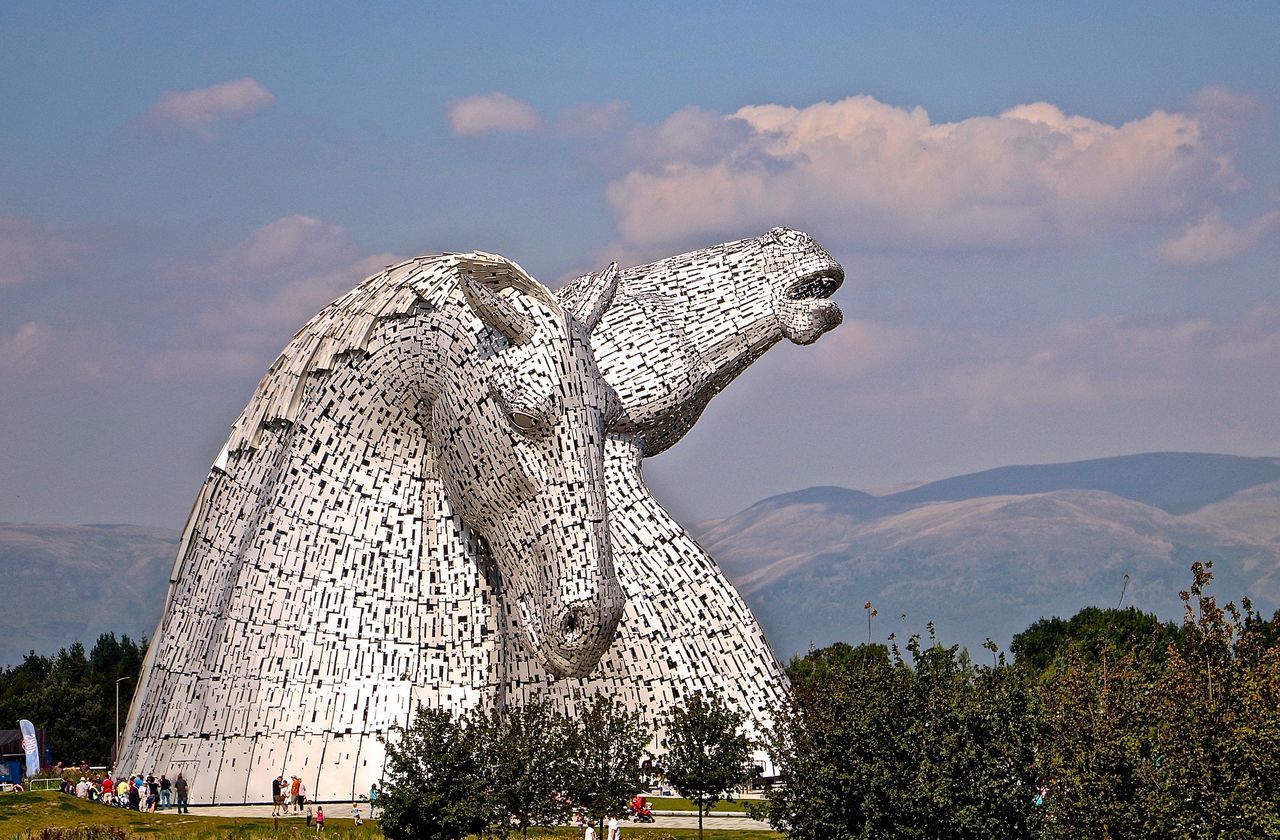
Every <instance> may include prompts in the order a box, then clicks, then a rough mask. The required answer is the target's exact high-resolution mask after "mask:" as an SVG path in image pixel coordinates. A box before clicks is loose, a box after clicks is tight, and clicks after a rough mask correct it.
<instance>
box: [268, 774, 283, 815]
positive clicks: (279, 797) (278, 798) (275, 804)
mask: <svg viewBox="0 0 1280 840" xmlns="http://www.w3.org/2000/svg"><path fill="white" fill-rule="evenodd" d="M283 785H284V776H276V777H275V778H274V779H272V780H271V816H273V817H278V816H280V806H281V805H283V804H284V794H283V793H281V792H280V788H281V787H282V786H283Z"/></svg>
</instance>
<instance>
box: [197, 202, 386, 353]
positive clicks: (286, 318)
mask: <svg viewBox="0 0 1280 840" xmlns="http://www.w3.org/2000/svg"><path fill="white" fill-rule="evenodd" d="M398 259H399V258H397V257H395V256H394V255H392V254H373V255H368V254H366V253H364V252H362V250H361V249H360V247H359V246H358V245H357V244H356V242H355V241H354V239H353V238H352V237H351V234H350V233H349V232H348V231H347V230H346V229H345V228H343V227H342V226H340V225H335V224H330V223H328V222H323V221H321V220H319V219H315V218H312V217H310V216H305V215H301V214H295V215H291V216H285V217H283V218H280V219H276V220H275V221H273V222H270V223H268V224H265V225H262V226H261V227H259V228H257V229H255V230H253V231H250V232H249V234H248V235H247V236H245V237H244V239H242V240H241V241H240V242H237V243H235V244H234V245H232V246H231V247H229V248H227V249H226V250H225V251H224V252H223V253H222V254H220V255H218V256H217V257H216V258H215V259H214V260H213V262H212V265H211V267H210V269H209V271H208V276H209V279H210V281H211V282H212V283H214V284H216V285H219V286H221V287H223V288H224V289H225V291H224V293H223V294H220V295H219V296H218V297H217V300H216V303H215V304H214V305H213V306H211V307H209V308H207V309H205V310H204V311H203V312H202V313H201V314H200V316H199V321H200V324H201V325H202V326H203V327H204V328H206V329H208V330H211V331H213V332H214V333H216V334H218V335H221V336H224V337H225V336H226V335H228V334H233V333H234V334H238V335H240V339H241V340H244V339H245V338H246V337H247V334H257V335H258V339H257V340H258V341H261V342H263V343H264V344H265V345H271V344H273V343H275V344H282V339H281V337H282V336H287V335H289V334H291V332H292V331H293V330H296V329H297V328H298V327H301V326H302V324H303V323H305V322H306V320H307V319H308V318H310V317H311V316H312V315H314V314H316V313H317V312H319V311H320V309H321V308H323V307H324V306H326V305H328V304H329V303H330V302H331V301H333V300H334V299H335V298H336V297H337V296H338V295H340V294H342V293H343V292H346V291H347V290H348V289H350V288H351V287H353V286H354V285H355V284H356V283H358V282H359V281H360V280H363V279H364V278H365V277H367V276H368V275H370V274H373V273H374V272H376V271H380V270H381V269H382V268H384V267H385V266H386V265H387V264H388V263H391V262H396V261H398ZM277 349H278V348H277Z"/></svg>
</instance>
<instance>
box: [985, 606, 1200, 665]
mask: <svg viewBox="0 0 1280 840" xmlns="http://www.w3.org/2000/svg"><path fill="white" fill-rule="evenodd" d="M1180 633H1181V630H1180V629H1179V627H1178V625H1176V624H1175V623H1173V622H1171V621H1170V622H1161V621H1160V619H1159V618H1157V617H1156V616H1155V615H1153V614H1152V613H1145V612H1142V611H1141V610H1139V609H1138V608H1137V607H1126V608H1125V609H1122V610H1120V609H1114V608H1111V609H1100V608H1098V607H1085V608H1084V609H1082V610H1080V611H1079V612H1077V613H1076V614H1075V615H1073V616H1072V617H1071V618H1070V619H1069V620H1066V621H1064V620H1062V619H1061V618H1058V617H1057V616H1054V617H1053V618H1042V619H1040V620H1039V621H1037V622H1036V623H1035V624H1032V625H1031V626H1030V627H1028V628H1027V629H1026V630H1023V631H1022V632H1021V633H1019V634H1017V635H1016V636H1014V637H1013V643H1012V644H1011V645H1010V646H1009V649H1010V651H1012V653H1013V655H1014V658H1015V660H1016V661H1017V662H1019V663H1020V664H1024V665H1027V666H1029V667H1030V668H1031V669H1032V670H1033V671H1036V672H1043V671H1045V670H1047V669H1049V668H1050V667H1052V666H1053V665H1054V664H1055V663H1056V664H1065V661H1066V658H1067V654H1068V651H1070V650H1075V651H1076V653H1077V654H1078V655H1079V656H1081V657H1082V658H1083V659H1085V660H1086V661H1089V662H1097V661H1098V658H1099V657H1100V656H1101V655H1102V654H1103V653H1104V652H1109V653H1110V654H1111V655H1112V656H1113V658H1114V656H1115V654H1116V653H1117V652H1118V653H1123V652H1125V651H1129V650H1132V651H1135V652H1136V653H1137V654H1138V656H1139V658H1140V659H1141V660H1143V661H1155V662H1161V661H1163V660H1164V653H1165V650H1166V649H1167V648H1168V646H1169V644H1170V643H1172V642H1176V641H1177V640H1178V638H1179V636H1180Z"/></svg>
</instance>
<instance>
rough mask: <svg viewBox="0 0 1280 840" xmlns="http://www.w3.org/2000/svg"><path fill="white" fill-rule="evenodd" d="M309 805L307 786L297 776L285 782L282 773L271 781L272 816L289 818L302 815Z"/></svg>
mask: <svg viewBox="0 0 1280 840" xmlns="http://www.w3.org/2000/svg"><path fill="white" fill-rule="evenodd" d="M306 804H307V786H306V785H305V784H304V783H303V781H302V779H299V778H298V777H297V776H290V777H289V781H287V782H286V781H285V779H284V774H283V773H281V774H280V775H279V776H276V777H275V778H274V779H272V780H271V816H273V817H287V816H290V815H292V814H301V813H302V809H303V808H304V807H306Z"/></svg>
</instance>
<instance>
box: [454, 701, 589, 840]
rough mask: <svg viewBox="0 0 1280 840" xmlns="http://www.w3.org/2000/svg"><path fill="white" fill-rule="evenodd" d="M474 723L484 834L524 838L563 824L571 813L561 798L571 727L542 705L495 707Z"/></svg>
mask: <svg viewBox="0 0 1280 840" xmlns="http://www.w3.org/2000/svg"><path fill="white" fill-rule="evenodd" d="M477 721H478V725H479V726H480V727H481V729H480V732H479V735H480V746H481V750H482V753H481V761H482V763H483V765H484V767H485V771H486V775H487V777H488V781H487V788H488V790H489V796H490V804H491V808H492V811H493V814H492V820H491V824H490V830H491V831H493V832H495V833H498V834H500V835H501V836H504V837H505V836H506V834H507V831H508V830H509V829H510V828H511V827H514V828H515V829H516V830H518V831H519V832H520V834H521V835H522V836H524V837H528V836H529V828H530V826H534V825H557V824H559V823H562V822H564V821H565V820H566V819H567V818H568V817H569V813H570V811H571V810H572V806H571V804H570V802H569V800H568V799H566V798H565V796H564V792H565V790H566V789H567V788H568V787H569V781H570V778H571V775H572V770H573V754H572V749H573V742H574V730H573V725H572V723H571V722H570V721H569V720H568V719H566V718H565V717H564V715H562V714H560V713H559V712H557V711H555V709H554V708H553V707H552V706H551V705H550V704H549V703H547V702H545V701H534V702H532V703H529V704H528V705H525V706H513V707H507V708H505V709H499V708H497V707H495V708H494V709H492V710H491V711H490V712H489V713H488V714H487V715H483V716H480V717H478V718H477Z"/></svg>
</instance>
